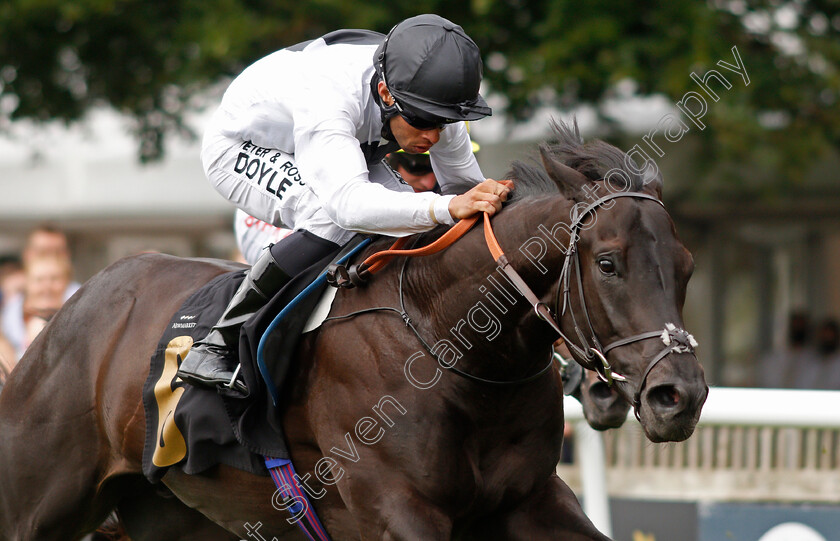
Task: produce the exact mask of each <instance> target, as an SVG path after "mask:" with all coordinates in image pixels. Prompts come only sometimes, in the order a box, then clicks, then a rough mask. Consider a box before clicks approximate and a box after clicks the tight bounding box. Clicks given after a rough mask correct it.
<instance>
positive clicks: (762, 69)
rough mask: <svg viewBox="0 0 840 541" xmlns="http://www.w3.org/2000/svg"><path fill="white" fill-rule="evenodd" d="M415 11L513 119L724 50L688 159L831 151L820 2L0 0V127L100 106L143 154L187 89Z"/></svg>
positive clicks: (827, 28) (837, 124)
mask: <svg viewBox="0 0 840 541" xmlns="http://www.w3.org/2000/svg"><path fill="white" fill-rule="evenodd" d="M423 12H436V13H439V14H441V15H443V16H445V17H448V18H450V19H452V20H454V21H456V22H458V23H459V24H461V25H462V26H464V28H465V29H466V30H467V32H468V33H469V34H470V35H471V36H472V37H473V38H474V39H475V40H476V41H477V42H478V44H479V46H480V47H481V50H482V52H483V54H484V58H485V65H486V69H485V75H486V78H487V81H488V84H489V85H490V87H491V89H492V91H494V92H499V93H501V94H503V95H504V96H505V97H506V99H507V103H508V106H507V110H506V113H507V114H508V115H510V117H511V118H514V119H523V118H527V117H528V116H529V115H530V114H532V113H533V111H534V110H535V109H536V108H537V107H539V106H542V105H555V106H559V107H561V108H563V109H566V110H569V109H571V108H573V107H575V106H577V105H579V104H584V103H586V104H592V105H594V106H595V107H596V108H598V110H599V111H601V112H602V113H603V117H604V120H606V121H607V122H609V120H610V118H609V115H608V114H606V113H605V112H604V111H605V110H604V109H603V108H602V107H600V105H601V104H603V103H604V102H605V100H607V99H609V98H610V97H611V96H613V95H615V93H616V92H617V89H619V88H621V83H622V82H628V81H632V82H633V84H632V86H633V87H634V88H635V93H636V94H638V95H650V94H661V95H664V96H665V97H666V98H667V99H669V100H671V101H673V102H675V103H676V102H677V101H678V100H680V99H681V98H682V96H683V95H684V94H685V93H686V92H687V91H697V90H698V87H697V84H696V83H695V82H694V81H693V80H692V79H691V78H690V74H691V73H692V72H694V73H695V74H697V75H699V76H702V75H703V74H705V73H706V72H707V71H708V70H710V69H714V68H715V66H716V62H717V61H718V60H725V61H728V62H732V61H733V56H732V51H731V49H732V47H733V46H734V47H737V49H738V51H739V53H740V55H741V58H742V60H743V62H744V64H745V66H746V69H747V71H748V74H749V78H750V84H749V85H748V86H745V85H744V84H743V82H742V81H739V80H738V79H737V75H735V74H732V73H731V72H727V73H728V74H729V75H732V77H731V78H730V82H733V88H732V89H731V90H729V91H721V92H720V98H721V99H720V101H718V102H717V103H714V102H712V101H710V102H709V110H708V113H707V114H706V116H705V117H704V119H703V121H704V124H705V125H706V126H707V127H706V129H704V130H702V137H701V141H702V143H701V144H702V148H701V151H700V153H699V156H701V159H700V160H699V163H698V164H695V165H698V166H703V165H707V164H710V163H730V164H734V165H736V166H737V165H739V164H744V163H750V164H755V165H754V167H756V168H757V169H758V170H759V171H758V173H762V174H767V175H770V176H775V177H778V179H779V182H781V183H786V182H788V183H789V182H796V181H797V178H799V177H801V176H802V175H804V174H807V170H808V166H809V164H810V163H811V162H812V161H813V160H815V159H816V158H817V157H819V156H821V155H823V154H824V153H825V152H826V151H827V150H829V149H832V148H836V147H837V146H838V143H840V107H838V106H837V100H838V95H840V73H838V64H840V39H838V38H840V3H838V2H837V1H836V0H796V1H790V2H785V1H782V0H709V1H666V0H658V1H656V0H655V1H652V2H622V1H618V0H612V1H606V0H589V1H587V2H579V1H572V0H550V1H549V0H471V1H468V2H444V1H442V0H437V1H433V0H415V1H412V2H407V1H404V0H395V1H392V2H389V3H374V2H368V1H360V0H308V1H303V2H297V1H296V2H292V1H290V0H273V1H269V0H167V1H162V0H143V1H140V0H74V1H72V2H71V1H59V0H5V2H3V3H2V5H0V85H2V91H0V129H2V128H3V127H4V124H3V122H5V123H6V124H8V122H10V121H11V120H14V119H21V118H29V119H36V120H49V119H62V120H65V121H73V120H76V119H79V118H80V117H81V116H82V115H83V114H84V113H85V111H86V110H87V109H88V108H90V107H91V106H93V105H98V104H108V105H111V106H113V107H114V108H116V109H117V110H119V111H121V112H123V113H126V114H128V115H130V116H131V117H133V118H134V119H136V133H137V136H138V140H139V142H140V153H141V157H143V158H145V159H148V158H155V157H158V156H160V154H161V152H162V148H163V138H164V136H165V135H166V134H168V133H172V132H178V131H184V130H185V127H184V126H183V123H182V121H181V119H182V116H183V114H184V112H185V111H187V110H189V108H190V107H192V106H194V103H193V99H194V97H195V96H196V95H197V93H198V92H199V91H201V90H202V89H204V88H206V87H207V86H208V85H211V84H212V83H214V82H215V81H218V80H220V79H221V78H223V77H225V76H231V75H233V74H235V73H237V72H238V71H240V70H241V69H242V68H243V67H244V66H246V65H247V64H248V63H250V62H252V61H253V60H255V59H257V58H259V57H260V56H263V55H264V54H266V53H268V52H270V51H273V50H275V49H278V48H281V47H284V46H287V45H290V44H293V43H297V42H299V41H302V40H305V39H310V38H313V37H316V36H318V35H321V34H323V33H325V32H328V31H330V30H334V29H337V28H349V27H357V28H371V29H374V30H378V31H381V32H387V31H388V29H389V28H390V27H391V26H392V25H393V24H395V23H396V22H398V21H399V20H401V19H402V18H405V17H408V16H411V15H415V14H417V13H423ZM717 69H720V68H717ZM687 123H688V122H687ZM693 131H694V132H698V131H699V130H697V129H695V130H693ZM735 169H738V168H737V167H736V168H735ZM741 169H742V168H741ZM724 172H725V168H724ZM730 176H731V177H732V178H733V179H735V180H738V179H741V181H742V182H747V180H743V179H744V178H745V177H744V175H730Z"/></svg>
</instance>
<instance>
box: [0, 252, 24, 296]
mask: <svg viewBox="0 0 840 541" xmlns="http://www.w3.org/2000/svg"><path fill="white" fill-rule="evenodd" d="M24 281H25V277H24V274H23V263H21V260H20V257H18V256H14V255H7V256H3V257H0V308H2V307H3V304H5V302H6V301H7V300H9V299H11V298H13V297H15V296H16V295H18V294H19V293H22V292H23V283H24Z"/></svg>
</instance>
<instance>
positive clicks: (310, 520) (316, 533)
mask: <svg viewBox="0 0 840 541" xmlns="http://www.w3.org/2000/svg"><path fill="white" fill-rule="evenodd" d="M265 467H266V468H268V473H270V474H271V478H272V479H273V480H274V484H275V485H276V486H277V490H278V491H279V492H280V494H281V495H283V496H284V497H285V499H286V502H288V501H289V500H294V502H293V503H291V504H290V505H289V507H288V509H289V512H290V513H291V514H292V516H293V517H296V516H298V514H299V513H300V512H301V511H303V515H302V516H300V517H299V518H298V519H297V520H296V521H295V523H296V524H297V525H298V527H299V528H300V529H301V531H303V533H304V535H306V537H307V539H309V541H330V536H329V535H327V531H326V530H325V529H324V527H323V526H322V525H321V521H320V520H318V515H317V514H316V513H315V508H314V507H312V502H311V501H309V498H308V497H307V496H306V492H304V491H303V490H301V488H300V485H299V484H298V482H297V479H298V475H297V472H295V467H294V465H293V464H292V461H291V460H286V459H283V458H271V457H270V456H267V457H265ZM301 502H303V503H301ZM287 520H288V519H287ZM289 522H292V521H291V520H289Z"/></svg>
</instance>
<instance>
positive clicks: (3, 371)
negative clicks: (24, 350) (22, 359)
mask: <svg viewBox="0 0 840 541" xmlns="http://www.w3.org/2000/svg"><path fill="white" fill-rule="evenodd" d="M14 366H15V348H13V347H12V345H11V344H10V343H9V341H8V340H6V339H5V338H3V336H2V335H0V391H2V390H3V386H4V385H5V384H6V380H7V379H8V377H9V374H11V373H12V368H14Z"/></svg>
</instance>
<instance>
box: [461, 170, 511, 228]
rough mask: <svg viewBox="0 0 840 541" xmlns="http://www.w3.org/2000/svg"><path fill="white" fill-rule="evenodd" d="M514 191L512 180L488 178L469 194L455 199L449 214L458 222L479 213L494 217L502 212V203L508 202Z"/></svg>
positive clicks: (474, 187)
mask: <svg viewBox="0 0 840 541" xmlns="http://www.w3.org/2000/svg"><path fill="white" fill-rule="evenodd" d="M512 189H513V181H512V180H499V181H496V180H493V179H491V178H488V179H487V180H485V181H484V182H482V183H481V184H478V185H476V186H473V188H472V189H470V191H468V192H467V193H464V194H461V195H458V196H455V197H453V198H452V201H450V202H449V214H451V215H452V217H453V218H454V219H456V220H462V219H464V218H469V217H470V216H472V215H473V214H477V213H479V212H486V213H488V214H489V215H491V216H492V215H493V214H495V213H496V212H498V211H500V210H502V202H503V201H507V198H508V194H509V193H510V191H511V190H512Z"/></svg>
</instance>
